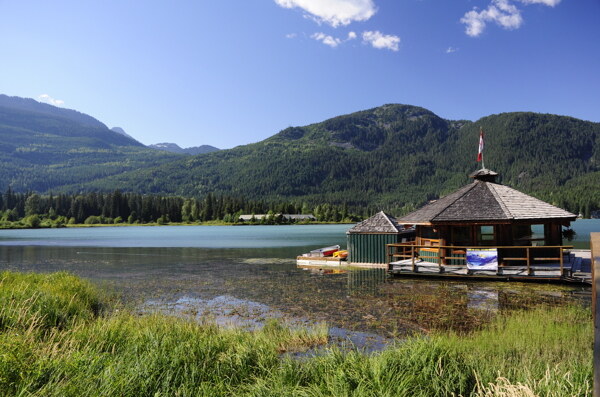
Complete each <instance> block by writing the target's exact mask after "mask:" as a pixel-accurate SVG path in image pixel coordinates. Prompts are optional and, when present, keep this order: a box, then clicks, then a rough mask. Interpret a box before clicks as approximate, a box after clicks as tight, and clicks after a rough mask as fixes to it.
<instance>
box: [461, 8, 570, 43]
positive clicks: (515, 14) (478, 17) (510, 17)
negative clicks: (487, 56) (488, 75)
mask: <svg viewBox="0 0 600 397" xmlns="http://www.w3.org/2000/svg"><path fill="white" fill-rule="evenodd" d="M518 1H519V2H520V3H522V4H525V5H528V4H543V5H547V6H550V7H554V6H555V5H557V4H558V3H560V1H561V0H518ZM460 22H461V23H463V24H465V25H466V28H465V33H466V34H467V35H469V36H471V37H477V36H479V35H481V34H482V33H483V31H484V30H485V28H486V26H487V24H488V23H489V22H495V23H496V24H497V25H499V26H501V27H502V28H504V29H509V30H512V29H518V28H520V27H521V25H522V24H523V17H522V16H521V10H520V9H519V8H517V6H515V5H514V4H513V3H512V2H511V0H492V2H491V3H490V4H489V5H488V7H487V8H486V9H484V10H481V11H478V9H477V8H473V9H472V10H471V11H469V12H467V13H466V14H465V15H464V16H463V17H462V18H461V19H460Z"/></svg>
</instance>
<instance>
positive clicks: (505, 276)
mask: <svg viewBox="0 0 600 397" xmlns="http://www.w3.org/2000/svg"><path fill="white" fill-rule="evenodd" d="M571 248H572V247H570V246H552V247H547V246H546V247H544V246H542V247H531V246H527V247H525V246H523V247H512V246H511V247H499V246H496V247H490V246H487V247H456V246H431V245H422V246H419V245H415V244H412V243H408V244H389V245H388V246H387V250H388V251H387V252H388V256H389V258H390V262H389V265H388V270H389V272H390V273H391V274H392V275H409V276H435V277H460V278H485V279H490V280H522V281H525V280H537V281H559V282H569V283H588V284H589V283H591V271H590V269H589V264H587V260H585V259H584V257H583V256H581V255H576V254H575V253H572V252H570V249H571ZM468 249H496V250H497V252H498V266H497V268H496V269H494V270H486V269H473V268H469V267H468V266H467V259H466V252H467V250H468Z"/></svg>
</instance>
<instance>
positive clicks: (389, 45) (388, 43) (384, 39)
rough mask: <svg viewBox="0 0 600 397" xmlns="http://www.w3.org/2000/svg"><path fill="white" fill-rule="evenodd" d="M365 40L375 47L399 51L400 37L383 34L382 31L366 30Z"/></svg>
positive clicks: (364, 33)
mask: <svg viewBox="0 0 600 397" xmlns="http://www.w3.org/2000/svg"><path fill="white" fill-rule="evenodd" d="M362 39H363V42H365V43H368V44H371V45H372V46H373V48H377V49H387V50H391V51H398V50H399V45H400V37H398V36H394V35H391V34H383V33H381V32H380V31H377V30H376V31H365V32H363V34H362Z"/></svg>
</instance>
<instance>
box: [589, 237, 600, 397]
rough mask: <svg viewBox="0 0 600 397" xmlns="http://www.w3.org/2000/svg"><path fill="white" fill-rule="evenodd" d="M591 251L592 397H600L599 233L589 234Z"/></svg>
mask: <svg viewBox="0 0 600 397" xmlns="http://www.w3.org/2000/svg"><path fill="white" fill-rule="evenodd" d="M590 247H591V249H592V314H593V316H594V397H600V313H598V311H599V310H600V302H598V299H599V297H600V295H598V289H599V288H600V233H590Z"/></svg>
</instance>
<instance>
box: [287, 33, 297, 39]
mask: <svg viewBox="0 0 600 397" xmlns="http://www.w3.org/2000/svg"><path fill="white" fill-rule="evenodd" d="M296 36H298V34H297V33H288V34H286V35H285V38H286V39H294V38H296Z"/></svg>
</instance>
